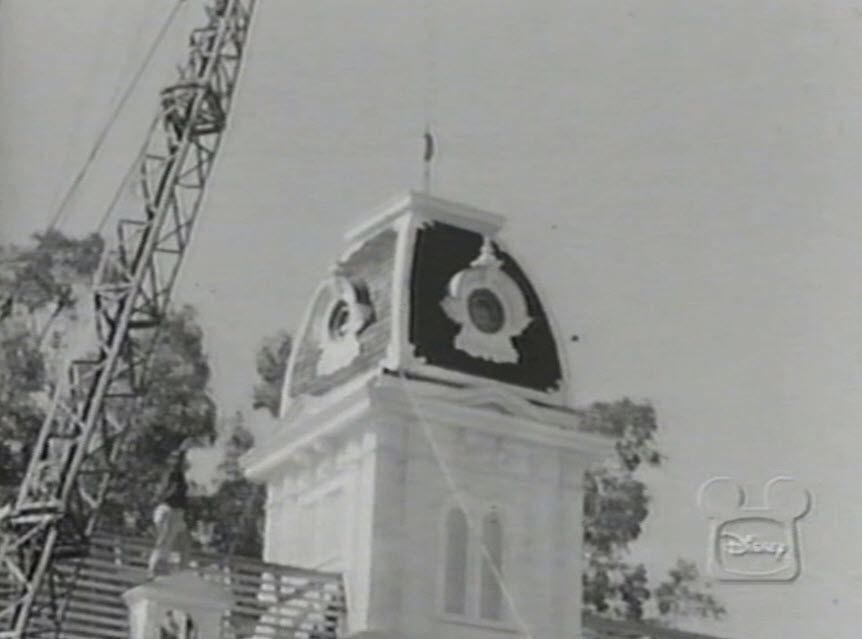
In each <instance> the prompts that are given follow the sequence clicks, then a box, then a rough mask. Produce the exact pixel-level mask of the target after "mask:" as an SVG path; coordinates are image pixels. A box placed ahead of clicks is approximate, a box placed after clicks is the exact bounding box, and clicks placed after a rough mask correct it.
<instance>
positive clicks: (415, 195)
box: [345, 191, 506, 242]
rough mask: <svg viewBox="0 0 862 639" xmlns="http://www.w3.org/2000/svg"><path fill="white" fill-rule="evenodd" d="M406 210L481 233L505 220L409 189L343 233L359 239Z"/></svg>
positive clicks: (352, 239) (492, 231)
mask: <svg viewBox="0 0 862 639" xmlns="http://www.w3.org/2000/svg"><path fill="white" fill-rule="evenodd" d="M405 213H416V214H419V215H423V216H426V217H430V218H433V219H436V220H440V221H441V222H446V223H449V224H454V225H455V226H460V227H462V228H466V229H470V230H472V231H476V232H477V233H482V234H483V235H494V234H496V233H497V231H499V230H500V229H501V228H502V227H503V224H504V223H505V220H506V218H505V217H503V216H502V215H499V214H497V213H491V212H490V211H483V210H482V209H477V208H474V207H472V206H466V205H464V204H460V203H458V202H453V201H451V200H444V199H443V198H439V197H434V196H432V195H428V194H427V193H419V192H417V191H408V192H407V193H405V194H402V195H399V196H398V197H396V198H393V199H392V200H390V201H389V202H387V203H386V204H384V205H383V206H381V207H380V208H378V209H377V210H376V211H375V212H374V213H372V215H371V216H370V218H369V219H367V220H365V221H364V222H361V223H359V224H357V225H356V226H354V227H353V228H351V229H350V230H348V231H347V233H345V236H346V237H347V240H348V241H350V242H359V241H361V240H364V239H365V238H367V237H370V236H372V235H374V234H376V233H378V232H380V231H381V230H383V229H384V228H387V227H389V226H390V225H391V224H392V222H393V221H394V220H395V219H396V218H398V217H400V216H401V215H404V214H405Z"/></svg>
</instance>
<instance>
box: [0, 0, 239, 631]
mask: <svg viewBox="0 0 862 639" xmlns="http://www.w3.org/2000/svg"><path fill="white" fill-rule="evenodd" d="M253 8H254V0H216V1H215V2H214V3H213V4H212V5H211V6H208V7H207V8H206V13H207V24H206V26H204V27H202V28H199V29H195V30H194V31H193V32H192V34H191V37H190V41H189V49H190V51H189V54H188V58H187V60H186V61H185V62H184V64H183V65H182V66H181V67H180V69H179V79H178V81H177V82H176V83H175V84H174V85H172V86H170V87H168V88H167V89H165V90H164V91H162V93H161V96H160V103H159V111H158V114H157V116H156V120H155V122H154V125H153V128H152V129H151V132H150V134H149V137H148V139H147V141H146V142H145V145H144V149H143V153H142V156H141V157H142V160H141V174H140V183H141V192H142V194H143V198H144V205H143V207H142V210H141V211H140V215H139V217H137V218H135V219H124V220H122V221H121V222H120V223H119V225H118V229H117V233H118V238H117V240H118V241H117V244H116V248H114V249H111V250H110V251H108V252H107V253H106V255H104V256H103V261H102V265H101V267H100V269H99V271H98V274H97V276H96V279H95V284H94V291H93V294H94V307H95V312H96V334H97V340H98V346H97V349H96V354H95V356H94V357H92V358H90V359H88V360H78V361H74V362H73V363H71V364H70V366H69V368H68V370H67V373H66V378H65V379H64V380H61V382H62V383H60V384H58V386H57V390H56V392H55V395H54V398H53V403H52V406H51V409H50V411H49V413H48V415H47V417H46V419H45V421H44V423H43V425H42V429H41V431H40V434H39V438H38V440H37V442H36V445H35V446H34V448H33V453H32V456H31V459H30V464H29V466H28V469H27V472H26V475H25V478H24V481H23V483H22V484H21V487H20V490H19V493H18V498H17V500H16V502H15V503H14V504H13V505H12V509H11V511H8V512H6V513H5V514H4V515H3V517H2V525H3V537H2V545H0V602H2V605H3V608H2V610H0V638H7V637H8V638H14V639H21V638H23V637H50V636H59V632H60V629H61V625H62V621H63V614H64V610H65V608H66V605H67V602H68V600H69V595H70V594H71V592H72V589H73V588H74V585H75V575H74V574H72V575H71V576H70V575H69V572H68V571H64V572H61V571H59V570H57V569H56V566H55V563H54V560H55V559H58V558H63V557H70V556H71V557H75V556H83V555H85V554H86V553H87V547H88V539H89V537H90V536H91V535H92V534H93V532H94V530H95V526H96V523H97V520H98V515H99V509H100V506H101V505H102V502H103V501H104V498H105V495H106V493H107V490H108V487H109V486H110V484H111V478H112V476H113V474H114V472H115V470H116V469H117V465H118V462H119V461H120V459H121V456H122V452H123V440H124V435H125V434H126V433H127V432H128V431H129V430H130V429H131V428H133V427H134V416H135V412H136V411H135V407H136V405H137V403H138V401H139V399H140V398H141V396H142V394H143V393H144V392H145V389H146V383H147V361H148V359H149V355H150V353H151V352H152V349H153V347H154V345H155V340H156V338H157V334H158V328H159V325H160V323H161V322H162V320H163V318H164V317H165V315H166V312H167V307H168V302H169V299H170V295H171V290H172V288H173V285H174V282H175V280H176V277H177V273H178V270H179V267H180V264H181V262H182V259H183V256H184V254H185V251H186V248H187V246H188V243H189V239H190V237H191V233H192V228H193V226H194V223H195V220H196V218H197V215H198V211H199V208H200V205H201V200H202V198H203V194H204V189H205V187H206V184H207V180H208V178H209V175H210V172H211V170H212V167H213V162H214V160H215V156H216V152H217V150H218V147H219V143H220V142H221V138H222V133H223V131H224V126H225V119H226V117H227V115H228V113H229V111H230V106H231V99H232V96H233V91H234V88H235V86H236V82H237V77H238V74H239V65H240V60H241V58H242V54H243V52H244V49H245V44H246V39H247V36H248V29H249V23H250V19H251V13H252V10H253Z"/></svg>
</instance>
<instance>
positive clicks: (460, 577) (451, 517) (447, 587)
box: [443, 508, 468, 615]
mask: <svg viewBox="0 0 862 639" xmlns="http://www.w3.org/2000/svg"><path fill="white" fill-rule="evenodd" d="M467 539H468V532H467V517H466V516H465V515H464V511H463V510H461V509H460V508H452V509H451V510H450V511H449V514H448V515H447V516H446V565H445V571H446V572H445V576H444V581H443V588H444V593H443V601H444V610H445V612H447V613H450V614H455V615H463V614H465V612H466V595H467Z"/></svg>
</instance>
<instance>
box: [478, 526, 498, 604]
mask: <svg viewBox="0 0 862 639" xmlns="http://www.w3.org/2000/svg"><path fill="white" fill-rule="evenodd" d="M482 545H483V546H484V549H483V551H482V573H481V577H480V591H479V616H480V617H481V618H482V619H493V620H496V621H499V620H501V619H502V618H503V590H502V588H501V587H500V577H501V576H502V572H503V528H502V526H501V524H500V516H499V514H498V513H497V512H496V511H491V512H490V513H488V514H487V515H485V518H484V519H483V520H482Z"/></svg>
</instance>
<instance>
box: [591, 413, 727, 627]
mask: <svg viewBox="0 0 862 639" xmlns="http://www.w3.org/2000/svg"><path fill="white" fill-rule="evenodd" d="M582 424H583V427H584V428H585V429H586V430H588V431H592V432H597V433H602V434H604V435H608V436H610V437H613V438H615V439H616V451H617V455H616V457H615V458H614V459H612V460H609V461H608V462H607V463H605V464H604V465H602V466H600V467H598V468H596V469H593V470H591V471H589V472H588V473H587V474H586V478H585V484H584V486H585V495H584V545H585V550H586V555H587V558H588V561H587V566H586V568H585V570H584V577H583V600H584V607H585V610H586V611H588V612H592V613H594V614H599V615H604V616H609V617H612V618H621V619H632V620H649V621H653V622H656V623H662V624H667V623H672V622H674V621H675V620H676V619H678V618H679V617H684V616H691V615H696V616H701V617H713V618H720V617H721V616H723V615H724V614H725V609H724V607H723V606H722V605H721V604H720V603H719V602H718V601H717V600H716V599H715V598H714V597H712V595H710V594H709V593H707V592H705V589H706V588H707V585H706V584H704V583H703V582H702V581H701V579H700V577H699V575H698V572H697V568H696V566H695V565H694V564H693V563H691V562H687V561H684V560H682V559H680V560H678V562H677V565H676V567H675V568H673V569H671V570H670V572H669V575H668V579H667V580H666V581H664V582H662V583H660V584H658V585H657V586H651V585H650V580H649V577H648V575H647V570H646V568H645V567H644V566H643V565H642V564H639V565H631V564H629V563H628V562H627V561H626V559H625V555H626V552H627V551H628V548H629V544H630V543H631V542H633V541H634V540H636V539H637V538H638V537H639V536H640V534H641V530H642V528H641V526H642V524H643V521H644V520H645V519H646V517H647V515H648V514H649V493H648V491H647V487H646V485H645V484H644V483H643V482H642V481H640V480H639V479H638V478H637V476H636V471H637V470H638V468H639V467H640V466H641V465H642V464H646V465H648V466H657V465H659V464H660V463H661V461H662V457H661V454H660V453H659V452H658V450H657V449H656V447H655V433H656V429H657V423H656V415H655V410H654V409H653V407H652V406H651V405H650V404H648V403H636V402H633V401H631V400H629V399H623V400H620V401H617V402H610V403H603V402H599V403H595V404H593V405H592V406H590V407H589V408H588V409H587V410H586V412H585V413H584V415H583V420H582ZM650 611H653V612H652V613H651V614H650Z"/></svg>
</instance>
